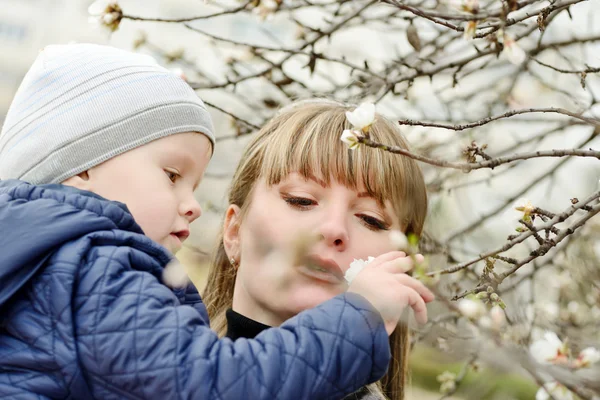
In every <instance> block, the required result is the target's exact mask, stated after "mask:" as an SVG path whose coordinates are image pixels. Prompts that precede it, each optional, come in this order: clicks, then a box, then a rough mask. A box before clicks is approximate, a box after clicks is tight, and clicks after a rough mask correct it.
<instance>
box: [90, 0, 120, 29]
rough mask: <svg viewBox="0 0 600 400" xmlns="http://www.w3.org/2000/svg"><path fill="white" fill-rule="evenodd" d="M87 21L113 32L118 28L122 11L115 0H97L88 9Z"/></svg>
mask: <svg viewBox="0 0 600 400" xmlns="http://www.w3.org/2000/svg"><path fill="white" fill-rule="evenodd" d="M88 13H89V14H90V17H89V18H88V21H89V22H90V23H91V24H93V25H96V26H101V27H103V28H106V29H108V30H109V31H110V32H114V31H116V30H117V29H118V28H119V24H120V23H121V18H123V10H121V7H120V6H119V4H118V3H117V1H116V0H97V1H95V2H93V3H92V4H91V5H90V6H89V7H88Z"/></svg>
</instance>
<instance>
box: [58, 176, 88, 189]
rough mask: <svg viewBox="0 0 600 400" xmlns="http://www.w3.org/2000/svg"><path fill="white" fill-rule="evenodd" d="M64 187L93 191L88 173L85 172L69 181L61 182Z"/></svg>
mask: <svg viewBox="0 0 600 400" xmlns="http://www.w3.org/2000/svg"><path fill="white" fill-rule="evenodd" d="M61 184H62V185H66V186H72V187H74V188H77V189H81V190H87V191H91V189H92V185H91V182H90V177H89V175H88V172H87V171H83V172H81V173H79V174H77V175H75V176H72V177H70V178H69V179H67V180H64V181H62V182H61Z"/></svg>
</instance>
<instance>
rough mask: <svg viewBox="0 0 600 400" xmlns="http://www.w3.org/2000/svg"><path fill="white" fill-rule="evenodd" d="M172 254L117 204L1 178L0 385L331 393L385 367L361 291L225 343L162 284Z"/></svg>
mask: <svg viewBox="0 0 600 400" xmlns="http://www.w3.org/2000/svg"><path fill="white" fill-rule="evenodd" d="M149 201H152V199H149ZM170 259H171V256H170V254H169V253H168V252H167V251H166V250H165V249H164V248H162V247H161V246H159V245H158V244H155V243H154V242H152V241H151V240H150V239H148V238H147V237H146V236H144V235H143V232H142V230H141V229H140V227H139V226H138V225H137V224H136V223H135V221H134V219H133V217H132V216H131V214H130V213H129V212H128V211H127V208H126V207H125V206H124V205H123V204H121V203H117V202H113V201H108V200H105V199H103V198H101V197H99V196H97V195H95V194H92V193H89V192H84V191H80V190H77V189H74V188H70V187H66V186H62V185H41V186H34V185H30V184H28V183H25V182H21V181H16V180H9V181H1V182H0V398H15V399H39V398H44V399H45V398H69V399H92V398H96V399H180V398H185V399H274V398H281V399H336V398H342V397H343V396H344V395H345V394H347V393H351V392H353V391H355V390H357V389H358V388H360V387H361V386H363V385H365V384H367V383H370V382H373V381H375V380H377V379H379V378H381V376H382V375H383V374H384V373H385V372H386V369H387V365H388V362H389V344H388V338H387V335H386V332H385V329H384V326H383V322H382V320H381V317H380V316H379V314H378V313H377V312H376V311H375V310H374V309H373V308H372V307H371V306H370V304H369V303H368V302H367V301H366V300H365V299H364V298H362V297H361V296H358V295H352V294H344V295H340V296H337V297H335V298H334V299H332V300H330V301H328V302H326V303H323V304H322V305H320V306H319V307H317V308H315V309H312V310H307V311H304V312H302V313H300V314H299V315H297V316H296V317H294V318H292V319H290V320H289V321H287V322H285V323H284V324H283V325H282V326H281V327H280V328H277V329H268V330H266V331H264V332H263V333H261V334H260V335H259V336H257V337H256V338H255V339H252V340H247V339H239V340H237V341H235V342H232V341H231V340H229V339H219V338H218V337H217V335H216V334H215V333H214V332H213V331H211V330H210V329H209V324H208V317H207V314H206V309H205V307H204V305H203V304H202V302H201V300H200V296H199V295H198V293H197V292H196V291H195V289H193V288H192V287H190V288H188V289H187V290H180V291H177V290H175V291H173V290H171V289H169V288H168V287H166V286H164V285H163V284H162V283H161V273H162V269H163V267H164V266H165V265H166V263H167V262H169V261H170Z"/></svg>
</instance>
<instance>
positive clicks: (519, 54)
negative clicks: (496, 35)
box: [502, 34, 527, 65]
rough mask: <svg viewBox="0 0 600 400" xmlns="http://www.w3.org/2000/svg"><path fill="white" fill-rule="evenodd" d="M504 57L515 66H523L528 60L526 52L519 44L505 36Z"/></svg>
mask: <svg viewBox="0 0 600 400" xmlns="http://www.w3.org/2000/svg"><path fill="white" fill-rule="evenodd" d="M503 43H504V50H503V51H502V52H503V53H504V56H505V57H506V59H507V60H508V61H510V62H511V63H513V64H515V65H521V64H523V62H524V61H525V60H526V59H527V54H526V53H525V50H523V49H522V48H521V47H519V45H518V44H517V42H516V41H515V40H514V39H513V38H512V37H510V36H508V35H506V34H505V35H504V40H503Z"/></svg>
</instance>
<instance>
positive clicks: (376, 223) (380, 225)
mask: <svg viewBox="0 0 600 400" xmlns="http://www.w3.org/2000/svg"><path fill="white" fill-rule="evenodd" d="M358 217H359V218H360V219H361V220H362V221H363V223H364V224H365V226H366V227H367V228H369V229H371V230H373V231H387V230H389V229H390V227H389V225H388V224H386V223H385V222H383V221H381V220H380V219H378V218H375V217H372V216H370V215H365V214H360V215H358Z"/></svg>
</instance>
